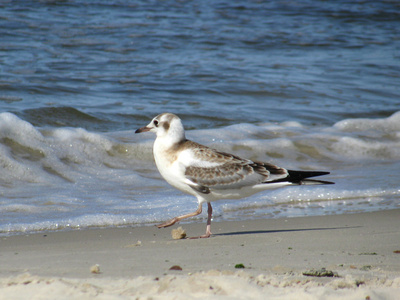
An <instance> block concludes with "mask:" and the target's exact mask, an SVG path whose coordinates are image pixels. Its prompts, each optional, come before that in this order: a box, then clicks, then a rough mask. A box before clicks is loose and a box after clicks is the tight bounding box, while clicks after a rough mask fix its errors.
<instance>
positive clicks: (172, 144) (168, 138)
mask: <svg viewBox="0 0 400 300" xmlns="http://www.w3.org/2000/svg"><path fill="white" fill-rule="evenodd" d="M147 131H150V132H154V133H155V134H156V140H155V142H154V145H153V155H154V160H155V162H156V165H157V168H158V170H159V172H160V174H161V175H162V177H163V178H164V179H165V180H166V181H167V182H168V183H169V184H170V185H172V186H173V187H175V188H177V189H178V190H180V191H182V192H184V193H187V194H189V195H193V196H195V197H196V198H197V201H198V208H197V210H196V211H194V212H192V213H188V214H185V215H182V216H178V217H175V218H172V219H170V220H169V221H166V222H164V223H162V224H160V225H157V227H158V228H163V227H168V226H171V225H174V224H175V223H177V222H179V221H181V220H183V219H186V218H190V217H194V216H197V215H199V214H201V212H202V205H203V203H207V206H208V218H207V227H206V233H205V234H204V235H201V236H199V237H197V238H208V237H210V236H211V218H212V206H211V202H212V201H216V200H220V199H241V198H244V197H249V196H251V195H253V194H255V193H258V192H261V191H264V190H271V189H277V188H281V187H285V186H292V185H302V184H333V182H330V181H322V180H314V179H309V178H310V177H315V176H321V175H327V174H329V172H324V171H293V170H287V169H284V168H281V167H278V166H275V165H273V164H270V163H266V162H258V161H253V160H250V159H243V158H240V157H238V156H236V155H233V154H229V153H224V152H221V151H218V150H215V149H212V148H209V147H207V146H204V145H201V144H198V143H196V142H193V141H190V140H188V139H186V137H185V129H184V127H183V125H182V121H181V119H180V118H179V117H178V116H176V115H174V114H172V113H162V114H160V115H158V116H156V117H155V118H153V120H152V121H151V122H150V123H149V124H148V125H146V126H145V127H142V128H139V129H138V130H136V131H135V133H141V132H147Z"/></svg>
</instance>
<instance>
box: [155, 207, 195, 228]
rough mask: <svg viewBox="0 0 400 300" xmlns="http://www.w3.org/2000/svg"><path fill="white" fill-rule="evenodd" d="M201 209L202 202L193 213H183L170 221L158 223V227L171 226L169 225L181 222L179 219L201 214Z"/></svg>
mask: <svg viewBox="0 0 400 300" xmlns="http://www.w3.org/2000/svg"><path fill="white" fill-rule="evenodd" d="M201 211H202V208H201V204H199V207H198V208H197V210H196V211H195V212H192V213H190V214H187V215H183V216H179V217H175V218H172V219H171V220H169V221H166V222H164V223H162V224H160V225H157V227H158V228H164V227H169V226H171V225H174V224H175V223H176V222H179V221H181V220H183V219H186V218H191V217H194V216H197V215H199V214H201Z"/></svg>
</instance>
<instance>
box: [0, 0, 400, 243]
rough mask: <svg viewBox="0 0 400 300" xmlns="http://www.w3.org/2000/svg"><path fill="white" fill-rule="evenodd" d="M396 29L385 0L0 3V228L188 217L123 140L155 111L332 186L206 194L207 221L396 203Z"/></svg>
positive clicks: (215, 141) (399, 76) (142, 150)
mask: <svg viewBox="0 0 400 300" xmlns="http://www.w3.org/2000/svg"><path fill="white" fill-rule="evenodd" d="M399 28H400V2H399V1H397V0H393V1H391V0H385V1H369V0H362V1H361V0H360V1H345V0H338V1H318V0H305V1H291V0H286V1H283V0H271V1H220V0H202V1H190V0H188V1H185V0H174V1H172V0H163V1H152V0H150V1H148V0H146V1H144V0H135V1H133V0H121V1H116V0H91V1H86V0H64V1H62V0H59V1H57V0H35V1H33V0H31V1H29V0H24V1H22V0H19V1H18V0H15V1H11V0H10V1H7V0H3V1H1V2H0V235H2V236H9V235H17V234H27V233H44V232H49V231H60V230H77V229H86V228H99V227H129V226H152V225H154V224H157V223H159V222H163V221H165V220H167V219H169V218H171V217H174V216H178V215H181V214H185V213H189V212H192V211H194V210H195V209H196V208H197V200H196V199H195V197H193V196H190V195H186V194H183V193H182V192H180V191H178V190H176V189H174V188H173V187H171V186H169V185H168V184H167V183H166V182H165V181H164V180H163V179H162V178H161V176H160V174H159V173H158V171H157V168H156V166H155V163H154V160H153V155H152V145H153V142H154V139H155V137H154V135H153V134H152V133H142V134H135V130H136V129H137V128H139V127H142V126H145V125H147V124H148V123H149V122H150V121H151V119H152V118H153V117H154V116H156V115H158V114H160V113H163V112H172V113H175V114H177V115H178V116H180V118H181V119H182V121H183V124H184V126H185V128H186V130H187V131H186V136H187V137H188V138H189V139H191V140H195V141H197V142H200V143H202V144H205V145H207V146H210V147H212V148H215V149H218V150H220V151H224V152H229V153H234V154H236V155H239V156H241V157H245V158H249V159H253V160H259V161H266V162H269V163H273V164H277V165H279V166H282V167H285V168H288V169H299V170H321V171H329V172H331V174H330V175H327V176H324V178H321V179H325V180H330V181H334V182H335V184H334V185H311V186H293V187H286V188H282V189H278V190H273V191H266V192H261V193H258V194H256V195H254V196H251V197H249V198H246V199H241V200H223V201H217V202H214V204H213V208H214V216H213V222H219V221H234V220H235V221H241V220H248V219H271V218H292V217H304V216H315V215H319V216H323V215H335V214H351V213H359V212H373V211H380V210H391V209H398V208H400V184H399V182H400V29H399ZM205 218H206V213H205V212H203V214H202V215H200V216H198V217H197V218H192V219H189V220H186V221H185V222H186V223H187V222H198V223H201V222H204V220H205ZM183 223H184V222H183Z"/></svg>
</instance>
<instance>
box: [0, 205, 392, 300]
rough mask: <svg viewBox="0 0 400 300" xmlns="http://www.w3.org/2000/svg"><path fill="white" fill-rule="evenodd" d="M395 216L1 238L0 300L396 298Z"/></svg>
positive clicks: (375, 214)
mask: <svg viewBox="0 0 400 300" xmlns="http://www.w3.org/2000/svg"><path fill="white" fill-rule="evenodd" d="M399 225H400V210H387V211H380V212H372V213H358V214H345V215H332V216H318V217H302V218H288V219H266V220H251V221H240V222H239V221H238V222H214V223H213V226H212V231H213V233H214V235H213V236H212V237H211V238H209V239H194V240H193V239H192V240H190V239H184V240H174V239H172V237H171V229H173V228H177V227H179V226H182V227H183V228H184V229H185V231H186V232H187V234H188V236H196V235H199V234H202V233H203V231H204V229H205V224H204V223H196V224H180V225H178V226H174V227H173V228H167V229H157V228H156V227H154V226H144V227H135V228H108V229H85V230H74V231H65V232H46V233H35V234H27V235H19V236H11V237H2V238H1V239H0V241H1V242H0V299H150V298H151V299H197V298H203V299H294V298H295V299H400V298H399V297H400V296H399V295H400V253H399V252H400V231H399Z"/></svg>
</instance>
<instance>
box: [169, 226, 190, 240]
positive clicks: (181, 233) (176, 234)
mask: <svg viewBox="0 0 400 300" xmlns="http://www.w3.org/2000/svg"><path fill="white" fill-rule="evenodd" d="M171 235H172V238H173V239H174V240H180V239H184V238H185V237H186V231H185V230H184V229H183V228H182V227H178V228H177V229H172V231H171Z"/></svg>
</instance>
